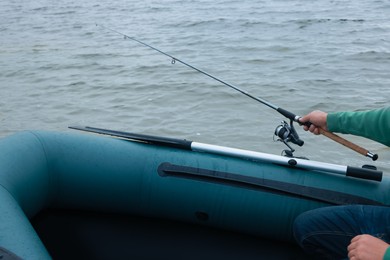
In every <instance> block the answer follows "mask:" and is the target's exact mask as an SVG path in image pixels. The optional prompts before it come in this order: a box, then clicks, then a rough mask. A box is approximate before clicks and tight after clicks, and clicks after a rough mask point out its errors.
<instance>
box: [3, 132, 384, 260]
mask: <svg viewBox="0 0 390 260" xmlns="http://www.w3.org/2000/svg"><path fill="white" fill-rule="evenodd" d="M130 139H131V138H130ZM255 155H256V156H255ZM279 157H280V158H279ZM283 158H284V157H282V156H276V157H275V156H270V158H267V156H265V157H261V156H260V157H257V154H253V153H252V152H249V151H248V152H247V153H246V152H240V150H236V149H231V148H226V149H224V148H222V147H219V148H218V149H215V147H213V146H209V145H200V144H197V143H196V144H195V148H194V149H182V148H181V147H172V146H167V145H163V144H159V143H150V142H145V141H142V140H134V138H132V140H127V139H123V138H122V139H118V138H112V137H106V136H98V135H91V134H83V133H72V134H70V133H58V132H46V131H30V132H21V133H17V134H15V135H12V136H9V137H6V138H3V139H1V140H0V212H1V214H0V247H1V248H4V249H6V250H8V251H9V252H12V253H13V254H15V255H17V256H19V257H21V258H24V259H50V258H51V255H50V252H49V251H48V250H47V249H46V246H45V244H44V243H43V242H42V241H41V239H40V238H39V236H38V234H37V232H36V230H35V229H34V228H33V226H32V224H31V222H30V220H31V218H33V217H34V216H36V215H37V214H38V213H39V212H41V211H43V210H45V209H48V208H54V209H69V210H88V211H94V212H108V213H121V214H127V215H132V216H145V217H153V218H161V219H169V220H173V221H178V222H185V223H195V224H200V225H204V226H210V227H215V228H219V229H224V230H232V231H237V232H240V233H245V234H250V235H254V236H259V237H265V238H269V239H275V240H280V241H290V242H293V236H292V224H293V221H294V219H295V218H296V216H298V215H299V214H301V213H302V212H305V211H307V210H310V209H314V208H318V207H324V206H328V205H342V204H372V205H389V204H390V196H389V195H390V194H389V192H390V191H389V189H388V187H389V177H387V176H386V175H384V176H383V178H381V181H378V180H379V179H377V178H374V180H367V179H362V178H356V176H355V177H351V176H347V175H348V174H339V172H340V171H343V169H344V168H345V167H342V166H335V165H328V166H327V165H325V164H323V163H319V162H318V163H316V162H310V163H309V161H308V162H306V164H305V162H303V161H302V160H298V159H297V160H296V161H295V163H294V162H292V161H291V159H288V160H287V162H288V163H287V164H285V163H283V162H284V159H283ZM317 164H318V167H316V165H317ZM357 173H358V174H357V175H360V174H361V173H363V175H366V174H370V173H373V174H378V171H375V170H365V169H363V170H357ZM352 175H356V174H355V173H353V174H352Z"/></svg>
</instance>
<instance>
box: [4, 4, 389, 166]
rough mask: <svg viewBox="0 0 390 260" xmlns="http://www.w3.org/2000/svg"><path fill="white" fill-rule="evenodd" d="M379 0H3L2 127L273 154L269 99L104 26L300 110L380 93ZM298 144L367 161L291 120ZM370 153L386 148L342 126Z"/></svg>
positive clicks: (382, 18) (381, 96)
mask: <svg viewBox="0 0 390 260" xmlns="http://www.w3.org/2000/svg"><path fill="white" fill-rule="evenodd" d="M389 14H390V3H389V2H388V1H363V0H355V1H349V0H348V1H347V0H345V1H342V0H340V1H331V0H324V1H304V0H292V1H277V0H263V1H256V3H254V1H245V0H244V1H233V0H230V1H229V0H218V1H216V0H213V1H210V0H202V1H174V0H167V1H157V0H146V1H124V0H118V1H107V0H102V1H90V0H86V1H65V0H59V1H44V0H38V1H26V0H19V1H16V0H7V1H1V2H0V33H1V37H0V136H7V135H10V134H12V133H15V132H19V131H23V130H31V129H34V130H35V129H40V130H55V131H64V132H68V131H69V132H71V131H73V130H68V129H67V127H68V126H69V125H89V126H96V127H103V128H110V129H117V130H125V131H132V132H142V133H148V134H155V135H162V136H171V137H178V138H187V139H190V140H195V141H198V142H206V143H212V144H218V145H227V146H232V147H238V148H244V149H251V150H257V151H262V152H269V153H274V154H280V153H281V151H282V150H283V149H284V148H285V147H284V145H283V144H282V143H280V142H275V141H274V140H273V132H274V129H275V128H276V126H277V125H279V123H280V122H281V120H283V117H282V116H281V115H279V114H278V113H276V112H275V111H274V110H272V109H270V108H268V107H266V106H264V105H262V104H260V103H257V102H255V101H253V100H251V99H249V98H248V97H245V96H244V95H242V94H240V93H238V92H236V91H234V90H232V89H230V88H228V87H226V86H224V85H221V84H220V83H218V82H216V81H215V80H212V79H210V78H207V77H205V76H204V75H201V74H199V73H197V72H195V71H193V70H191V69H189V68H187V67H185V66H183V65H181V64H179V63H176V64H174V65H173V64H171V60H170V59H169V58H168V57H165V56H163V55H161V54H158V53H157V52H155V51H153V50H150V49H148V48H145V47H144V46H142V45H140V44H137V43H135V42H132V41H129V40H124V39H123V37H121V36H120V35H118V34H115V33H112V32H111V31H109V30H106V29H104V28H103V27H101V26H96V24H98V25H103V26H106V27H109V28H112V29H115V30H118V31H120V32H122V33H125V34H127V35H129V36H133V37H136V38H138V39H139V40H142V41H145V42H147V43H149V44H151V45H153V46H155V47H157V48H159V49H161V50H163V51H165V52H167V53H169V54H171V55H173V56H176V57H177V58H180V59H181V60H183V61H186V62H188V63H190V64H191V65H194V66H196V67H198V68H200V69H202V70H205V71H207V72H209V73H211V74H213V75H215V76H217V77H219V78H221V79H223V80H225V81H227V82H229V83H231V84H234V85H236V86H238V87H240V88H242V89H244V90H247V91H249V92H250V93H252V94H253V95H256V96H259V97H262V98H264V99H266V100H267V101H270V102H271V103H273V104H275V105H277V106H280V107H283V108H285V109H287V110H290V111H292V112H294V113H296V114H299V115H303V114H305V113H307V112H310V111H311V110H313V109H321V110H325V111H339V110H361V109H372V108H377V107H382V106H386V105H389V103H390V102H389V101H390V73H389V71H390V19H389ZM298 132H299V134H300V136H301V138H302V139H303V140H304V141H305V145H304V146H303V147H298V148H297V152H296V155H302V156H307V157H309V158H310V159H313V160H320V161H326V162H331V163H341V164H347V165H353V166H359V165H362V164H365V163H371V162H370V161H369V160H368V159H366V158H364V157H362V156H360V155H358V154H355V152H353V151H350V150H348V149H346V148H344V147H342V146H341V145H339V144H337V143H334V142H333V141H330V140H329V139H327V138H326V137H323V136H313V135H311V134H309V133H306V132H304V131H302V130H301V129H299V130H298ZM345 137H346V138H348V139H349V140H351V141H354V142H356V143H358V144H360V145H362V146H364V147H366V148H368V149H369V150H372V151H374V152H376V153H379V154H380V157H381V158H380V160H379V161H378V162H376V163H375V165H376V166H378V167H380V168H381V169H387V171H388V172H390V149H388V148H386V147H384V146H382V145H380V144H377V143H375V142H372V141H369V140H365V139H363V138H358V137H353V136H345Z"/></svg>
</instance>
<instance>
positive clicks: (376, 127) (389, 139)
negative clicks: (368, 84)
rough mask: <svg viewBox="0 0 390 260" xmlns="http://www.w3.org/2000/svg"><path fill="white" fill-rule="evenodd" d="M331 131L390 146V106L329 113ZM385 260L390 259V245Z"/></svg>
mask: <svg viewBox="0 0 390 260" xmlns="http://www.w3.org/2000/svg"><path fill="white" fill-rule="evenodd" d="M326 121H327V125H328V129H329V131H331V132H338V133H343V134H353V135H359V136H363V137H366V138H369V139H372V140H375V141H377V142H379V143H382V144H384V145H387V146H390V107H386V108H382V109H375V110H369V111H358V112H337V113H329V114H328V117H327V119H326ZM383 259H384V260H390V247H388V248H387V250H386V252H385V255H384V256H383Z"/></svg>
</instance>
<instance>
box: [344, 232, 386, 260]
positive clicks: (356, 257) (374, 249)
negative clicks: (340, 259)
mask: <svg viewBox="0 0 390 260" xmlns="http://www.w3.org/2000/svg"><path fill="white" fill-rule="evenodd" d="M388 247H389V244H387V243H386V242H384V241H383V240H381V239H379V238H376V237H373V236H371V235H359V236H356V237H354V238H353V239H352V240H351V244H349V246H348V257H349V259H350V260H366V259H367V260H382V259H383V256H384V255H385V252H386V250H387V248H388Z"/></svg>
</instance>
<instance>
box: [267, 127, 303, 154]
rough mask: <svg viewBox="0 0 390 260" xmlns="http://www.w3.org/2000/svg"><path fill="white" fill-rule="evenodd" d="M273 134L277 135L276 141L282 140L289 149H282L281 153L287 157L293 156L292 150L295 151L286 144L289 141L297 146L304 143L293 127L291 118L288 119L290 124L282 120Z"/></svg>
mask: <svg viewBox="0 0 390 260" xmlns="http://www.w3.org/2000/svg"><path fill="white" fill-rule="evenodd" d="M274 134H275V136H277V137H279V138H278V139H277V141H281V142H283V143H284V144H285V145H286V146H287V147H288V148H289V149H290V150H284V151H283V153H284V154H285V155H286V156H288V157H294V156H293V152H294V151H295V149H294V148H292V147H291V146H290V145H289V144H288V143H289V142H291V143H293V144H296V145H299V146H302V145H303V144H304V142H303V141H302V140H301V139H300V138H299V136H298V133H297V131H296V130H295V128H294V125H293V120H290V124H288V123H287V122H286V121H284V120H283V121H282V123H281V124H280V125H278V126H277V127H276V129H275V132H274ZM275 136H274V138H275Z"/></svg>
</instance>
